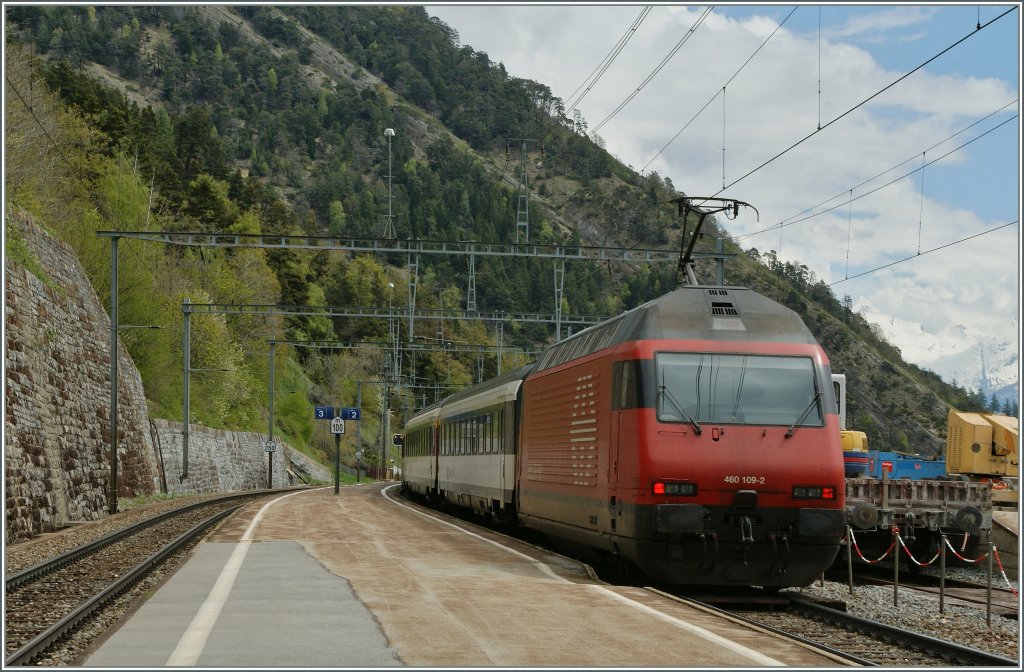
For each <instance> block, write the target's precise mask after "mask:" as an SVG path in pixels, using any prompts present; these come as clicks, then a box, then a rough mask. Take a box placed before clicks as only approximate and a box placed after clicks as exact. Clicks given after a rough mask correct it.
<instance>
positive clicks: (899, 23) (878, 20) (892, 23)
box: [822, 7, 935, 39]
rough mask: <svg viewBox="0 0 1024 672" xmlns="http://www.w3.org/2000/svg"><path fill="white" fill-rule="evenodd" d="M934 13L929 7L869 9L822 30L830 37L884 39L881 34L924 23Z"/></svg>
mask: <svg viewBox="0 0 1024 672" xmlns="http://www.w3.org/2000/svg"><path fill="white" fill-rule="evenodd" d="M934 13H935V12H934V9H933V8H928V7H898V8H895V9H884V10H879V11H871V10H868V11H867V12H866V13H864V14H861V15H858V16H854V17H851V18H850V19H848V20H847V21H846V22H845V23H844V24H842V25H840V26H837V27H833V28H828V29H826V30H823V31H822V32H823V33H825V35H826V36H827V37H829V38H830V39H834V38H843V37H854V36H862V37H863V36H867V37H869V38H877V39H884V38H883V36H882V35H881V34H884V33H888V32H889V31H892V30H896V29H900V28H906V27H908V26H916V25H918V24H921V23H924V22H926V21H928V20H929V19H930V18H931V17H932V16H934ZM917 35H922V33H917Z"/></svg>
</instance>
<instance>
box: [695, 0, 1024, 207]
mask: <svg viewBox="0 0 1024 672" xmlns="http://www.w3.org/2000/svg"><path fill="white" fill-rule="evenodd" d="M1016 9H1017V8H1016V7H1011V8H1010V9H1008V10H1006V11H1005V12H1003V13H1002V14H1000V15H999V16H997V17H996V18H994V19H992V20H991V21H989V22H988V23H986V24H984V25H983V26H981V27H980V28H976V29H975V30H974V31H973V32H971V33H968V34H967V35H965V36H963V37H961V38H960V39H959V40H957V41H956V42H954V43H953V44H951V45H949V46H948V47H946V48H945V49H943V50H942V51H940V52H939V53H937V54H935V55H934V56H932V57H931V58H929V59H928V60H927V61H925V62H924V63H922V64H921V65H919V66H917V67H916V68H914V69H913V70H911V71H910V72H907V73H905V74H903V75H901V76H900V77H897V78H896V79H895V80H893V81H892V82H890V83H889V84H887V85H886V86H884V87H882V88H881V89H879V90H878V91H876V92H875V93H873V94H871V95H870V96H868V97H867V98H865V99H864V100H862V101H860V102H859V103H857V104H856V105H854V106H853V107H851V108H850V109H848V110H847V111H846V112H843V113H842V114H840V115H839V116H838V117H836V118H835V119H833V120H832V121H830V122H828V123H827V124H825V125H824V126H822V127H821V128H819V129H818V130H816V131H812V132H811V133H809V134H807V135H806V136H805V137H803V138H801V139H800V140H797V141H796V142H795V143H793V144H792V145H790V146H789V147H787V148H786V149H784V150H782V151H781V152H779V153H778V154H776V155H775V156H773V157H772V158H770V159H768V160H767V161H765V162H764V163H762V164H761V165H759V166H757V167H756V168H754V169H753V170H751V171H749V172H748V173H746V174H745V175H743V176H742V177H739V178H737V179H735V180H733V181H732V182H730V183H729V184H728V185H727V186H725V187H723V188H722V190H721V191H719V192H717V193H715V194H714V196H718V194H721V193H722V192H723V191H725V190H726V189H728V188H729V187H734V186H736V185H737V184H739V183H740V182H742V181H743V180H745V179H747V178H748V177H750V176H751V175H753V174H754V173H756V172H757V171H759V170H761V169H762V168H764V167H765V166H767V165H769V164H770V163H772V162H774V161H775V160H776V159H778V158H780V157H782V156H784V155H785V154H788V153H789V152H790V151H792V150H793V149H795V148H796V147H799V146H800V145H802V144H803V143H804V142H806V141H807V140H810V139H811V138H813V137H814V136H815V135H817V134H818V133H821V132H822V131H824V130H825V129H826V128H828V127H829V126H831V125H832V124H834V123H836V122H837V121H839V120H840V119H842V118H843V117H845V116H846V115H848V114H850V113H852V112H853V111H854V110H857V109H859V108H861V107H863V106H864V105H866V104H867V103H869V102H870V101H872V100H874V99H875V98H877V97H878V96H880V95H882V94H883V93H885V92H886V91H888V90H889V89H891V88H892V87H894V86H896V85H897V84H899V83H900V82H902V81H903V80H904V79H906V78H907V77H910V76H911V75H912V74H914V73H915V72H917V71H918V70H920V69H921V68H923V67H924V66H926V65H928V64H929V63H931V62H932V61H934V60H935V59H937V58H939V57H940V56H942V55H944V54H945V53H946V52H948V51H950V50H951V49H953V48H954V47H956V46H959V45H960V44H961V43H962V42H964V41H966V40H968V39H970V38H971V37H973V36H975V35H977V34H978V33H979V32H981V31H982V30H983V29H985V28H987V27H988V26H990V25H992V24H993V23H995V22H996V21H998V20H999V19H1001V18H1003V17H1004V16H1006V15H1007V14H1009V13H1010V12H1012V11H1014V10H1016Z"/></svg>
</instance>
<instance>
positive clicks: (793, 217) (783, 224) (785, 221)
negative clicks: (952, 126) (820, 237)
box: [735, 100, 1018, 242]
mask: <svg viewBox="0 0 1024 672" xmlns="http://www.w3.org/2000/svg"><path fill="white" fill-rule="evenodd" d="M1016 102H1017V101H1016V100H1011V101H1010V102H1008V103H1007V104H1006V105H1003V106H1002V107H1001V108H999V109H998V110H996V111H994V112H992V113H990V114H988V115H986V116H984V117H982V118H981V119H978V120H977V121H975V122H974V123H972V124H970V125H968V126H965V127H964V128H962V129H960V130H959V131H957V132H956V133H953V134H952V135H950V136H948V137H947V138H945V139H943V140H940V141H939V142H937V143H935V144H933V145H932V146H931V147H928V148H927V149H925V150H924V151H923V152H918V153H916V154H914V155H913V156H911V157H910V158H908V159H905V160H903V161H901V162H900V163H897V164H896V165H895V166H892V167H891V168H887V169H885V170H883V171H882V172H880V173H878V174H876V175H874V176H872V177H869V178H868V179H866V180H864V181H862V182H860V183H859V184H856V185H854V186H853V187H850V188H848V189H844V190H843V191H841V192H839V193H838V194H836V195H835V196H832V197H830V198H826V199H825V200H824V201H821V202H820V203H817V204H816V205H812V206H811V207H809V208H805V209H804V210H801V211H800V212H798V213H796V214H795V215H791V216H790V217H787V218H786V219H783V220H782V221H780V222H779V223H778V224H776V225H773V226H770V227H766V228H764V229H760V230H758V231H752V232H751V233H745V234H743V235H741V236H736V237H735V240H736V241H737V242H739V241H742V240H746V239H747V238H751V237H753V236H758V235H760V234H762V233H767V232H769V231H776V230H778V229H780V228H784V227H787V226H792V225H794V224H800V223H801V222H806V221H807V220H809V219H813V218H815V217H819V216H821V215H824V214H827V213H829V212H832V211H833V210H836V209H838V208H840V207H842V206H844V205H847V204H848V203H849V202H852V201H855V200H859V199H861V198H863V197H865V196H869V195H870V194H873V193H875V192H877V191H879V190H880V189H884V188H886V187H888V186H891V185H893V184H895V183H896V182H898V181H900V180H902V179H904V178H906V177H909V176H910V175H913V174H914V173H915V172H916V170H914V171H910V172H909V173H905V174H903V175H901V176H900V177H898V178H896V179H895V180H892V181H890V182H887V183H885V184H883V185H881V186H880V187H877V188H875V189H872V190H871V191H868V192H865V193H863V194H861V195H859V196H857V197H856V198H853V197H851V198H850V199H849V201H844V202H842V203H840V204H838V205H836V206H833V207H831V208H827V209H825V210H822V211H821V212H816V213H814V214H812V215H808V216H807V217H804V218H803V219H797V218H798V217H801V216H802V215H805V214H807V213H808V212H811V211H813V210H815V209H817V208H820V207H821V206H823V205H825V204H826V203H831V202H832V201H834V200H836V199H837V198H839V197H840V196H844V195H846V194H847V193H848V192H853V191H854V190H856V189H860V188H861V187H863V186H864V185H866V184H870V183H871V182H874V181H875V180H877V179H878V178H880V177H882V176H883V175H885V174H887V173H891V172H892V171H894V170H896V169H897V168H899V167H900V166H904V165H906V164H908V163H910V162H911V161H913V160H914V159H916V158H917V157H918V156H920V155H921V154H924V153H927V152H930V151H932V150H934V149H935V148H937V147H940V146H942V145H944V144H945V143H947V142H949V141H950V140H952V139H953V138H955V137H956V136H958V135H960V134H962V133H964V132H966V131H968V130H970V129H972V128H974V127H975V126H977V125H978V124H980V123H982V122H984V121H987V120H988V119H991V118H992V117H994V116H995V115H997V114H999V113H1000V112H1002V111H1003V110H1005V109H1006V108H1007V107H1010V106H1011V105H1014V104H1016ZM1017 117H1018V115H1017V114H1015V115H1013V116H1011V117H1009V118H1007V119H1006V120H1005V121H1003V122H1002V123H1000V124H998V125H996V126H993V127H992V128H990V129H988V130H987V131H985V132H983V133H981V134H980V135H977V136H975V137H974V138H973V139H971V140H969V141H967V142H965V143H963V144H962V145H960V146H958V147H956V148H954V149H952V150H950V151H949V152H947V153H945V154H943V155H942V156H940V157H939V158H938V159H934V160H932V161H930V162H929V164H926V165H930V164H931V163H935V162H936V161H939V160H941V159H944V158H946V157H947V156H949V155H950V154H952V153H954V152H957V151H959V150H961V149H963V148H965V147H967V146H968V145H970V144H971V143H973V142H974V141H976V140H980V139H981V138H983V137H985V136H986V135H988V134H990V133H992V132H993V131H995V130H996V129H998V128H1000V127H1001V126H1004V125H1006V124H1007V123H1009V122H1010V121H1013V120H1014V119H1016V118H1017ZM923 167H924V166H922V167H921V168H923ZM918 170H920V168H919V169H918ZM791 220H793V221H791Z"/></svg>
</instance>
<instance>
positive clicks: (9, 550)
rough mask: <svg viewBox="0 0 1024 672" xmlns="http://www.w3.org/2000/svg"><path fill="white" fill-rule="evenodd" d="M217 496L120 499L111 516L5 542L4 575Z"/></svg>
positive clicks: (219, 495)
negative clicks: (150, 500)
mask: <svg viewBox="0 0 1024 672" xmlns="http://www.w3.org/2000/svg"><path fill="white" fill-rule="evenodd" d="M221 496H223V493H213V494H207V495H191V496H182V497H173V498H167V499H160V500H158V501H155V502H142V501H136V500H129V501H122V502H120V503H119V504H118V506H119V508H120V509H121V510H120V511H119V512H118V513H116V514H114V515H113V516H106V517H104V518H101V519H100V520H97V521H90V522H85V523H76V524H74V525H72V526H71V527H68V528H65V529H63V530H60V531H58V532H50V533H47V534H43V535H40V536H39V537H37V538H35V539H32V540H29V541H24V542H21V543H18V544H8V545H6V546H5V548H4V576H11V575H12V574H14V573H16V572H19V571H21V570H23V569H27V568H29V567H33V566H35V565H37V564H39V563H40V562H43V561H44V560H49V559H50V558H53V557H56V556H58V555H60V554H61V553H65V552H67V551H70V550H71V549H73V548H78V547H79V546H81V545H83V544H87V543H89V542H90V541H94V540H96V539H99V538H100V537H103V536H106V535H108V534H111V533H112V532H116V531H118V530H123V529H124V528H126V527H130V526H132V525H134V524H136V523H139V522H142V521H143V520H146V519H147V518H152V517H153V516H156V515H159V514H161V513H163V512H165V511H169V510H171V509H176V508H179V507H182V506H187V505H188V504H193V503H195V502H201V501H204V500H207V499H214V498H216V497H221Z"/></svg>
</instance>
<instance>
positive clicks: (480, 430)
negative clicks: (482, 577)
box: [410, 365, 532, 518]
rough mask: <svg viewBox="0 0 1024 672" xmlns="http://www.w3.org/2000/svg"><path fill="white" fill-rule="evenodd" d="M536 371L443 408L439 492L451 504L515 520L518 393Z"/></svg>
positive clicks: (496, 382)
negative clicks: (513, 517) (529, 376)
mask: <svg viewBox="0 0 1024 672" xmlns="http://www.w3.org/2000/svg"><path fill="white" fill-rule="evenodd" d="M531 368H532V365H530V366H525V367H523V368H521V369H519V370H517V371H513V372H510V373H507V374H505V375H502V376H498V377H497V378H494V379H492V380H490V381H488V382H486V383H484V384H482V385H477V386H475V387H473V388H471V390H467V391H464V392H460V393H458V394H455V395H453V396H451V397H449V398H448V399H446V400H445V401H444V402H443V403H442V405H441V407H440V409H439V412H438V418H437V437H438V456H437V491H438V494H439V495H440V496H441V497H443V498H444V499H446V500H447V501H449V502H451V503H452V504H456V505H458V506H464V507H467V508H472V509H474V510H476V511H478V512H480V513H482V514H484V515H490V516H493V517H495V518H502V517H504V516H506V515H514V507H513V504H514V501H513V496H514V493H515V483H516V471H515V469H516V435H517V432H518V427H519V416H520V397H519V390H520V387H521V386H522V383H523V379H524V378H526V375H527V374H528V373H529V372H530V370H531ZM414 420H415V418H414ZM411 424H412V422H410V425H411Z"/></svg>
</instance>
